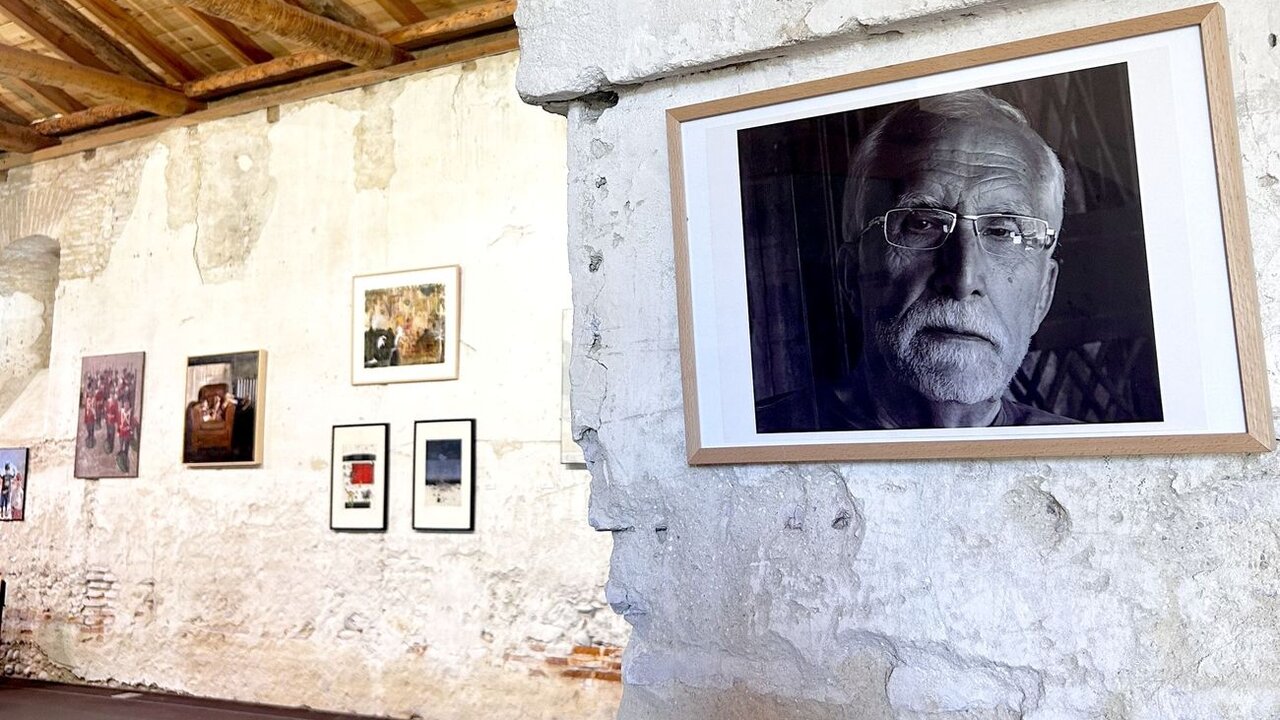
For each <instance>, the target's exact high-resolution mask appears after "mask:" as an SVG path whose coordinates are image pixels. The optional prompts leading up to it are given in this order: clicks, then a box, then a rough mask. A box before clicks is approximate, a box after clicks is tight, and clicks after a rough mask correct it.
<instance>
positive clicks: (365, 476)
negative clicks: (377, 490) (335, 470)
mask: <svg viewBox="0 0 1280 720" xmlns="http://www.w3.org/2000/svg"><path fill="white" fill-rule="evenodd" d="M351 484H352V485H372V484H373V463H352V464H351Z"/></svg>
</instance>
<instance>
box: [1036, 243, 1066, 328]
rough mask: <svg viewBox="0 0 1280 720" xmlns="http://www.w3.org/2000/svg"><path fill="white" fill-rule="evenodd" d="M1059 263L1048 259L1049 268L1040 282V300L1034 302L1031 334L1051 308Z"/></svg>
mask: <svg viewBox="0 0 1280 720" xmlns="http://www.w3.org/2000/svg"><path fill="white" fill-rule="evenodd" d="M1059 262H1060V261H1059V260H1058V259H1057V258H1050V259H1049V267H1048V268H1047V269H1046V270H1045V273H1044V278H1043V279H1042V280H1041V281H1040V299H1039V300H1037V301H1036V324H1035V326H1034V327H1032V328H1031V330H1032V332H1035V330H1036V328H1038V327H1040V323H1041V322H1044V316H1045V315H1048V314H1049V308H1051V307H1053V295H1054V292H1056V291H1057V289H1058V265H1059Z"/></svg>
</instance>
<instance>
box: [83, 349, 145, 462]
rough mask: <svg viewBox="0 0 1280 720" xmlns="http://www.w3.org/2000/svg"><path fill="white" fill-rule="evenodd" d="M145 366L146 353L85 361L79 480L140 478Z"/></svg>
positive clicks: (94, 357) (90, 358) (125, 354)
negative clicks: (139, 462)
mask: <svg viewBox="0 0 1280 720" xmlns="http://www.w3.org/2000/svg"><path fill="white" fill-rule="evenodd" d="M145 361H146V353H140V352H135V353H122V354H119V355H97V356H93V357H85V358H84V359H82V360H81V361H80V412H79V414H78V422H77V423H76V460H75V476H76V477H78V478H94V479H96V478H118V477H130V478H132V477H138V453H139V450H140V448H141V446H142V445H141V443H142V375H143V368H144V365H145Z"/></svg>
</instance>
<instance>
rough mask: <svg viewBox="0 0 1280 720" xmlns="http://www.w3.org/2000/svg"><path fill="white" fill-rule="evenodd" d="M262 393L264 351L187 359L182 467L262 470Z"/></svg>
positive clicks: (264, 363)
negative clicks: (255, 468)
mask: <svg viewBox="0 0 1280 720" xmlns="http://www.w3.org/2000/svg"><path fill="white" fill-rule="evenodd" d="M266 391H267V351H266V350H249V351H245V352H232V353H219V354H216V355H194V356H191V357H189V358H187V370H186V394H185V401H184V402H183V405H182V407H183V416H182V418H183V420H182V422H183V433H182V437H183V442H182V464H183V465H186V466H187V467H202V468H218V467H253V466H257V465H261V464H262V441H263V423H264V421H265V416H264V412H265V407H264V402H263V400H264V399H265V398H266Z"/></svg>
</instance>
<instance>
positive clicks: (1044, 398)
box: [737, 63, 1163, 433]
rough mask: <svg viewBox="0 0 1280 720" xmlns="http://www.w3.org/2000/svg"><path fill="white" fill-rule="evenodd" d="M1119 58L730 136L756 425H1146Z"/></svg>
mask: <svg viewBox="0 0 1280 720" xmlns="http://www.w3.org/2000/svg"><path fill="white" fill-rule="evenodd" d="M1129 98H1130V92H1129V74H1128V69H1127V67H1126V65H1125V64H1124V63H1117V64H1112V65H1106V66H1102V67H1096V68H1091V69H1087V70H1078V71H1073V72H1068V73H1061V74H1056V75H1049V76H1045V77H1039V78H1034V79H1028V80H1019V81H1016V82H1010V83H1006V84H1001V85H994V86H989V87H984V88H980V89H973V90H964V91H959V92H952V93H946V94H940V95H934V96H928V97H920V98H916V99H912V100H909V101H905V102H898V103H891V104H884V105H878V106H874V107H867V108H862V109H857V110H851V111H845V112H838V113H832V114H827V115H818V116H814V117H807V118H804V119H799V120H789V121H786V122H777V123H772V124H765V125H758V126H754V127H746V128H744V129H740V130H738V131H737V144H738V148H737V149H738V158H739V178H740V184H741V208H742V228H743V246H744V252H745V270H746V272H745V275H746V298H747V308H748V316H749V317H748V330H749V334H750V360H751V376H752V378H751V379H752V385H753V390H754V395H755V397H754V408H755V414H756V417H755V425H756V431H757V432H759V433H789V432H812V431H832V430H835V431H840V430H879V429H909V428H961V427H985V426H1029V425H1072V424H1079V423H1141V422H1158V421H1160V420H1162V418H1163V407H1162V400H1161V387H1160V381H1159V372H1158V367H1157V348H1156V343H1155V330H1154V327H1153V316H1152V298H1151V292H1150V283H1149V270H1148V257H1147V242H1146V239H1145V237H1144V230H1143V213H1142V204H1141V195H1140V191H1139V173H1138V161H1137V153H1136V150H1135V142H1134V125H1133V116H1132V108H1131V106H1130V100H1129Z"/></svg>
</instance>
